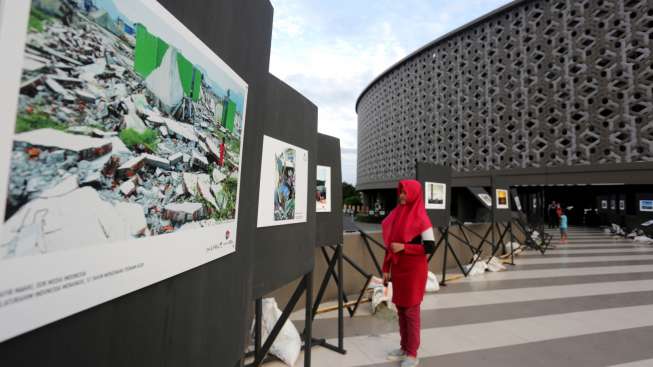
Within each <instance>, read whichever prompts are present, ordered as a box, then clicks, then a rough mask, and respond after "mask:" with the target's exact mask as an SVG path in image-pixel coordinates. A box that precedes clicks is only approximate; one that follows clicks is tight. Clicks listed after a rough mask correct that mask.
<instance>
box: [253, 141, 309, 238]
mask: <svg viewBox="0 0 653 367" xmlns="http://www.w3.org/2000/svg"><path fill="white" fill-rule="evenodd" d="M307 184H308V152H307V151H306V150H305V149H302V148H300V147H297V146H294V145H292V144H288V143H285V142H283V141H281V140H277V139H274V138H272V137H269V136H267V135H266V136H264V137H263V154H262V156H261V179H260V185H259V204H258V221H257V227H259V228H260V227H270V226H279V225H284V224H293V223H304V222H306V207H307V205H306V199H307V193H308V187H307Z"/></svg>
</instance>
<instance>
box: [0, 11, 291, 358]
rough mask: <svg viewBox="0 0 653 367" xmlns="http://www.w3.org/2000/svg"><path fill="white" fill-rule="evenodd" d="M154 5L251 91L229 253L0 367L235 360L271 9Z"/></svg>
mask: <svg viewBox="0 0 653 367" xmlns="http://www.w3.org/2000/svg"><path fill="white" fill-rule="evenodd" d="M159 2H160V3H161V4H163V6H165V7H166V8H167V9H168V10H169V11H170V12H171V13H173V14H174V15H175V16H176V17H177V18H178V19H179V20H180V21H182V22H183V23H184V24H185V25H186V26H187V27H188V28H189V29H190V30H191V31H192V32H193V33H195V34H196V35H197V36H198V37H199V38H200V39H201V40H202V41H203V42H204V43H206V44H207V45H208V46H209V47H210V48H211V49H213V50H214V52H215V53H216V54H218V55H219V56H220V57H221V58H222V59H223V60H224V61H225V62H226V63H227V64H229V66H230V67H231V68H233V69H234V70H235V71H236V73H238V74H239V75H240V76H241V77H242V78H243V79H244V80H245V81H246V82H247V83H248V85H249V92H248V101H247V102H248V103H247V111H246V122H245V126H246V127H245V141H244V148H243V151H244V153H243V162H245V163H246V165H244V166H243V167H242V173H241V192H240V211H239V218H238V238H237V241H238V242H237V247H236V252H235V253H234V254H231V255H228V256H226V257H223V258H220V259H218V260H215V261H213V262H210V263H208V264H205V265H203V266H200V267H197V268H195V269H193V270H190V271H188V272H185V273H183V274H180V275H177V276H175V277H172V278H169V279H167V280H164V281H161V282H159V283H156V284H154V285H151V286H148V287H146V288H143V289H141V290H138V291H136V292H132V293H130V294H127V295H125V296H122V297H120V298H117V299H114V300H112V301H110V302H106V303H104V304H101V305H99V306H96V307H93V308H91V309H88V310H85V311H83V312H80V313H78V314H76V315H73V316H70V317H67V318H65V319H62V320H59V321H56V322H54V323H51V324H49V325H47V326H44V327H42V328H39V329H37V330H34V331H32V332H29V333H27V334H24V335H22V336H19V337H16V338H13V339H11V340H8V341H6V342H4V343H2V344H0V356H1V357H0V361H1V364H2V365H3V366H5V365H6V366H68V367H71V366H84V367H86V366H95V367H105V366H106V367H115V366H140V367H143V366H229V367H232V366H234V365H235V364H236V362H237V361H238V360H239V359H240V357H241V355H242V351H243V349H244V340H245V338H246V334H245V333H246V331H247V330H248V328H247V319H246V314H247V312H246V310H247V308H248V306H249V304H250V302H251V286H252V272H251V267H252V261H251V258H252V251H253V249H252V244H253V243H254V242H253V240H254V236H253V234H254V228H256V211H255V210H251V209H250V208H254V207H256V204H257V202H256V198H257V196H258V195H257V192H258V178H259V175H258V168H259V166H260V148H258V147H260V145H261V139H262V138H261V136H262V135H261V134H262V127H261V121H263V120H264V118H265V115H266V106H265V98H266V87H267V83H268V74H269V73H268V66H269V56H270V42H271V32H272V6H271V5H270V3H269V2H268V1H260V0H219V1H216V0H195V1H184V0H159ZM286 108H288V109H294V106H287V107H286ZM257 162H258V163H257ZM254 167H255V169H254ZM25 317H29V315H25ZM0 327H1V326H0Z"/></svg>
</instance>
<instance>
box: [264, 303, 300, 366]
mask: <svg viewBox="0 0 653 367" xmlns="http://www.w3.org/2000/svg"><path fill="white" fill-rule="evenodd" d="M262 303H263V307H262V316H261V317H262V320H261V340H266V339H267V338H268V335H270V332H272V329H273V328H274V325H275V324H276V323H277V320H279V318H280V317H281V310H280V309H279V307H278V306H277V302H276V301H275V300H274V298H264V299H263V302H262ZM252 330H253V329H252ZM301 346H302V340H301V338H300V336H299V332H297V328H295V325H294V324H293V323H292V322H290V320H286V323H285V324H284V325H283V327H282V328H281V331H280V332H279V335H278V336H277V339H276V340H275V341H274V343H272V347H270V354H272V355H274V356H276V357H277V358H279V359H280V360H282V361H283V363H285V364H286V365H288V366H292V365H294V364H295V362H296V361H297V358H298V357H299V352H300V351H301Z"/></svg>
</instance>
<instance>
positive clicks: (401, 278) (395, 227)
mask: <svg viewBox="0 0 653 367" xmlns="http://www.w3.org/2000/svg"><path fill="white" fill-rule="evenodd" d="M397 194H398V195H399V198H398V203H399V204H398V205H397V207H396V208H394V209H393V210H392V211H391V212H390V214H388V216H387V217H386V218H385V219H384V220H383V222H382V223H381V225H382V229H383V242H384V243H385V246H386V254H385V258H384V260H383V281H384V283H387V282H388V281H390V280H392V302H393V303H394V304H395V305H396V306H397V312H398V316H399V334H400V336H401V345H400V346H401V348H399V349H397V350H395V351H392V352H390V353H388V359H389V360H392V361H401V366H402V367H414V366H417V364H418V363H419V360H418V359H417V350H418V349H419V344H420V305H421V303H422V299H423V298H424V289H425V287H426V279H427V275H428V262H427V255H428V254H432V253H433V252H434V251H435V236H434V234H433V226H432V225H431V221H430V220H429V217H428V215H427V214H426V209H425V207H424V195H423V193H422V184H421V183H419V182H418V181H415V180H402V181H400V182H399V186H398V188H397Z"/></svg>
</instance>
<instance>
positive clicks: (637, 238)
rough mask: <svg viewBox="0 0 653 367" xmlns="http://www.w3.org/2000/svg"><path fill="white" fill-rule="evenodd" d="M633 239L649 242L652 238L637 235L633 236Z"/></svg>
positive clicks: (652, 240)
mask: <svg viewBox="0 0 653 367" xmlns="http://www.w3.org/2000/svg"><path fill="white" fill-rule="evenodd" d="M633 241H635V242H644V243H651V242H653V238H651V237H647V236H637V237H635V238H633Z"/></svg>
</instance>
